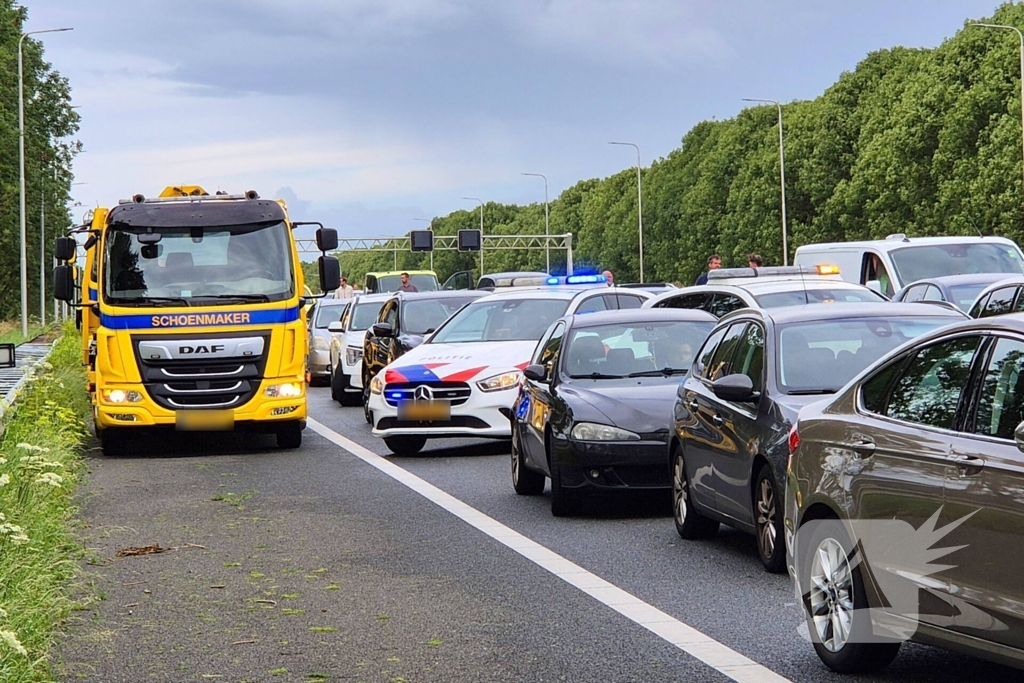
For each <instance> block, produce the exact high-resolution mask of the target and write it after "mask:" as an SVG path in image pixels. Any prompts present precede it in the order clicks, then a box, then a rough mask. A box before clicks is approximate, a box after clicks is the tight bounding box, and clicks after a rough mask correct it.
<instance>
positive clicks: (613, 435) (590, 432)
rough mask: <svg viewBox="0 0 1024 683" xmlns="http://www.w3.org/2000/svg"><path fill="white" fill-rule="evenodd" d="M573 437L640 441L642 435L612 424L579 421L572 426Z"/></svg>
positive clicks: (585, 439)
mask: <svg viewBox="0 0 1024 683" xmlns="http://www.w3.org/2000/svg"><path fill="white" fill-rule="evenodd" d="M572 438H574V439H576V440H577V441H639V440H640V435H639V434H636V433H634V432H630V431H626V430H625V429H619V428H618V427H612V426H611V425H602V424H597V423H595V422H577V423H576V425H575V426H574V427H573V428H572Z"/></svg>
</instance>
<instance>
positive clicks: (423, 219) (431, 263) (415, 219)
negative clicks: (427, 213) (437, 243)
mask: <svg viewBox="0 0 1024 683" xmlns="http://www.w3.org/2000/svg"><path fill="white" fill-rule="evenodd" d="M413 220H414V221H426V222H428V223H430V234H431V235H433V234H434V219H433V218H413ZM430 269H431V270H433V269H434V250H433V249H431V250H430Z"/></svg>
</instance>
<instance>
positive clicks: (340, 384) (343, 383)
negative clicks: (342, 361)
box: [331, 365, 348, 405]
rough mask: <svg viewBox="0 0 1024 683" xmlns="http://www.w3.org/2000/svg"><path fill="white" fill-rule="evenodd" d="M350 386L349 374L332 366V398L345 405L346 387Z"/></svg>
mask: <svg viewBox="0 0 1024 683" xmlns="http://www.w3.org/2000/svg"><path fill="white" fill-rule="evenodd" d="M347 388H348V376H347V375H346V374H345V373H344V372H337V371H336V370H335V369H334V366H333V365H332V366H331V398H333V399H334V400H335V401H337V402H338V403H340V404H341V405H345V398H344V397H345V389H347Z"/></svg>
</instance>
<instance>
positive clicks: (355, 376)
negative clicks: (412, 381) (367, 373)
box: [327, 293, 391, 406]
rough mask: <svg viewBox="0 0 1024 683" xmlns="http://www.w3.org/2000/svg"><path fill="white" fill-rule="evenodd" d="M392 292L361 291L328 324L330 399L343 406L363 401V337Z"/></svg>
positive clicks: (354, 404) (355, 404)
mask: <svg viewBox="0 0 1024 683" xmlns="http://www.w3.org/2000/svg"><path fill="white" fill-rule="evenodd" d="M390 298H391V294H389V293H384V294H362V295H359V296H356V297H353V298H352V302H351V304H350V305H349V307H348V309H347V310H346V311H345V314H344V315H343V316H342V317H341V320H340V321H336V322H333V323H331V324H330V325H328V327H327V331H328V332H332V333H333V334H331V344H330V346H331V349H330V351H331V366H330V374H331V398H333V399H334V400H335V401H337V402H338V403H340V404H341V405H343V406H357V405H359V404H360V403H361V402H362V400H363V339H364V338H365V337H366V331H367V330H368V329H370V326H371V325H373V323H374V322H376V320H377V313H379V312H380V308H381V306H383V305H384V302H385V301H387V300H388V299H390Z"/></svg>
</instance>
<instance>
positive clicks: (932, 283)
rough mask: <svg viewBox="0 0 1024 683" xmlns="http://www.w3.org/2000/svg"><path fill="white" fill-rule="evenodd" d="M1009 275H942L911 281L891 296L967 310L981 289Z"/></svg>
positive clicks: (907, 300)
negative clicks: (949, 305)
mask: <svg viewBox="0 0 1024 683" xmlns="http://www.w3.org/2000/svg"><path fill="white" fill-rule="evenodd" d="M1008 277H1011V276H1010V274H1009V273H967V274H963V275H943V276H941V277H932V278H928V279H926V280H918V281H917V282H913V283H911V284H909V285H907V286H906V287H904V288H903V289H901V290H900V291H898V292H896V295H895V296H893V298H892V300H893V301H903V302H906V303H914V302H916V301H925V302H929V301H947V302H949V303H951V304H953V305H954V306H956V307H957V308H959V309H960V310H961V311H964V312H966V311H968V310H970V308H971V304H973V303H974V301H975V299H977V298H978V295H979V294H981V292H982V290H984V289H985V288H986V287H988V286H989V285H991V284H994V283H996V282H999V281H1001V280H1005V279H1006V278H1008Z"/></svg>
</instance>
